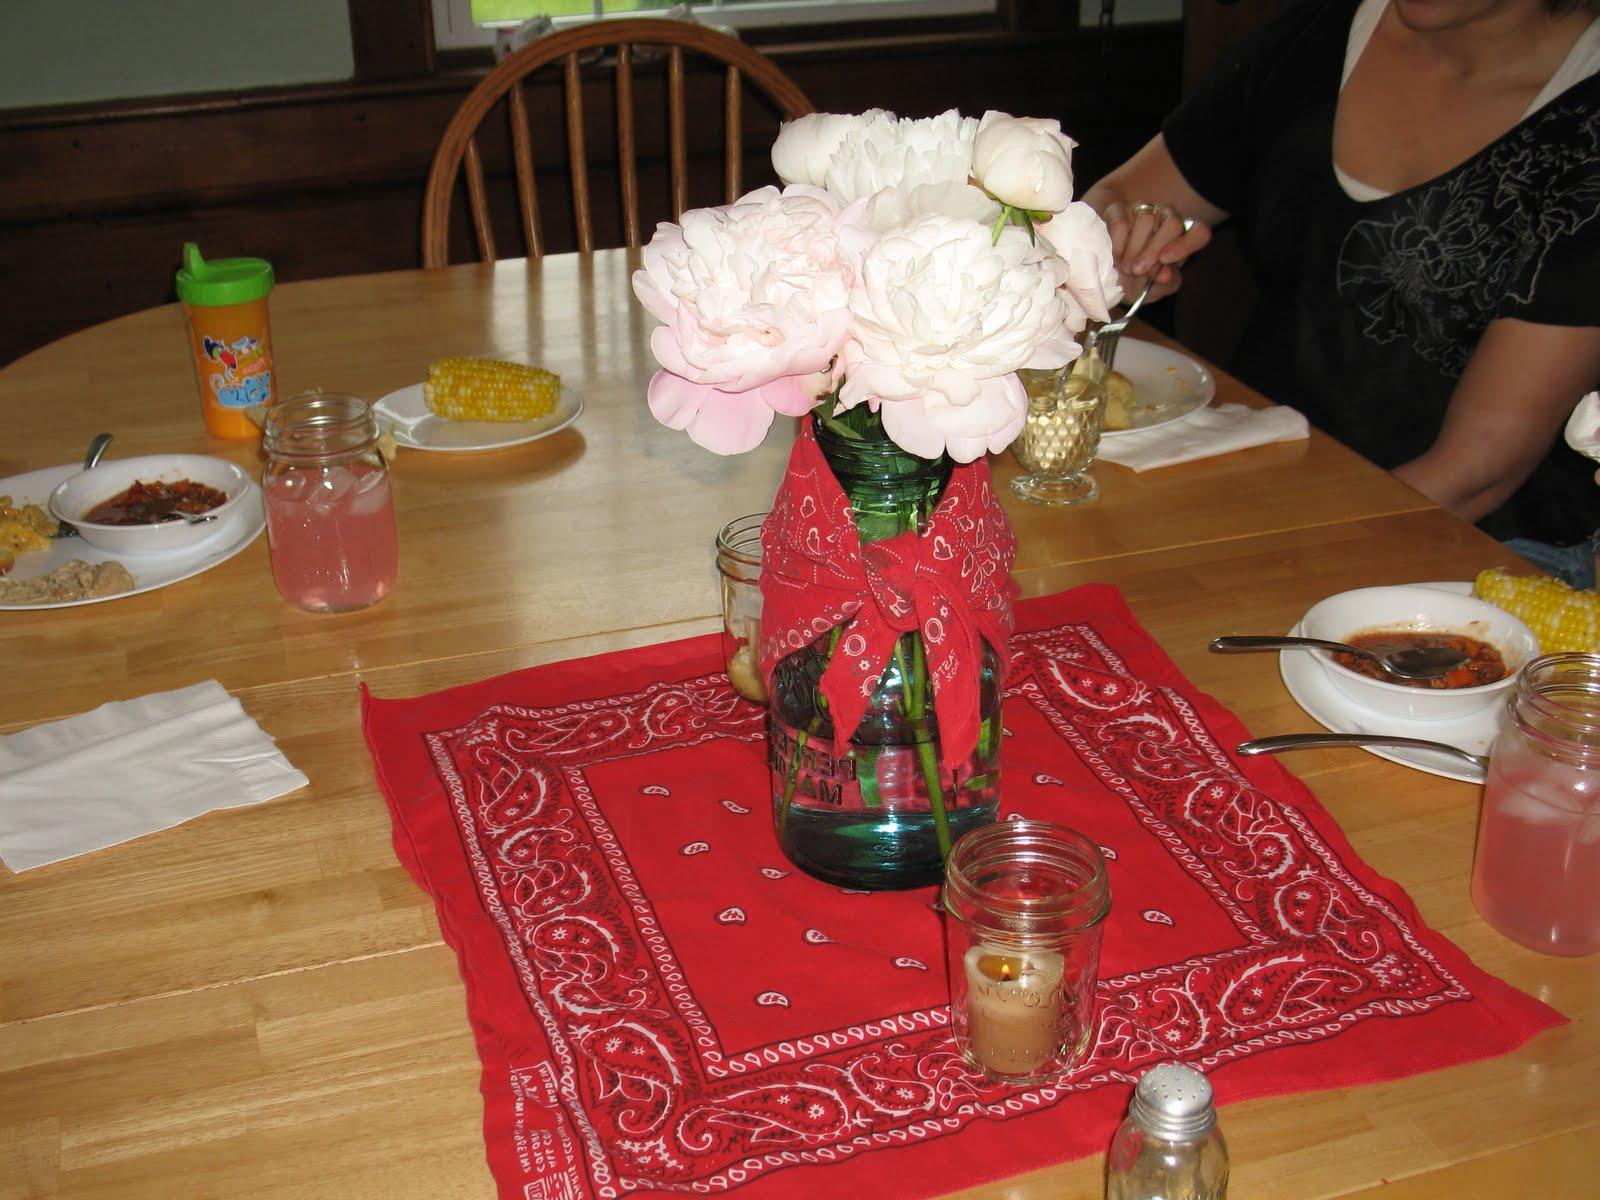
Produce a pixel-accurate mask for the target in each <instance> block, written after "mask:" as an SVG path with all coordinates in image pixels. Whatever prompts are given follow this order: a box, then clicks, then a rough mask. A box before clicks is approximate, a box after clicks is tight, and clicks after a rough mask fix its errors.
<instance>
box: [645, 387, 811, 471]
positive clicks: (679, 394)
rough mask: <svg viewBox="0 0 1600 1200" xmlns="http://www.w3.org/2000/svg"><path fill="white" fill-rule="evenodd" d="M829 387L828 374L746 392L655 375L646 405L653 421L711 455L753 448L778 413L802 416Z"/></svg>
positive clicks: (733, 452) (739, 451) (735, 452)
mask: <svg viewBox="0 0 1600 1200" xmlns="http://www.w3.org/2000/svg"><path fill="white" fill-rule="evenodd" d="M831 387H832V384H831V383H830V381H829V377H828V374H827V372H822V373H821V374H818V375H787V376H785V377H784V378H782V379H775V380H773V381H772V382H771V383H767V384H763V385H762V386H761V387H758V388H751V389H750V390H749V391H745V392H723V391H719V390H717V389H716V388H714V387H712V386H711V385H710V384H707V383H690V382H689V381H688V380H687V379H685V378H683V377H682V376H681V375H674V374H673V373H672V372H671V371H657V372H656V373H655V375H654V376H653V377H652V378H651V380H650V390H649V392H648V394H647V396H646V402H647V403H648V404H649V406H650V412H651V414H652V415H653V416H654V417H655V419H656V420H658V421H660V422H661V423H662V424H663V425H665V426H666V427H667V428H668V429H681V430H683V431H685V432H686V433H688V435H689V440H690V441H692V442H694V443H695V444H696V445H698V446H703V447H704V448H705V449H707V450H710V451H711V452H712V453H713V454H743V453H744V452H745V451H747V450H754V449H755V448H756V447H757V446H759V445H760V444H761V440H762V439H763V438H764V437H766V436H767V430H768V429H770V428H772V418H773V416H774V414H776V413H783V414H784V415H785V416H789V417H803V416H804V415H805V414H806V413H808V412H810V411H811V409H812V408H813V407H814V406H815V405H816V403H817V400H818V399H819V398H820V397H821V396H823V395H826V394H827V392H828V391H829V389H830V388H831Z"/></svg>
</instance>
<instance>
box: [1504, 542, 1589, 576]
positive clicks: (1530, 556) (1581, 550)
mask: <svg viewBox="0 0 1600 1200" xmlns="http://www.w3.org/2000/svg"><path fill="white" fill-rule="evenodd" d="M1505 547H1506V549H1507V550H1510V551H1511V552H1512V553H1514V554H1520V555H1522V557H1523V558H1525V559H1527V560H1528V561H1529V562H1531V563H1532V564H1533V565H1534V566H1536V567H1538V568H1539V569H1540V570H1541V571H1543V572H1544V573H1545V574H1547V575H1554V576H1555V577H1556V578H1557V579H1559V580H1561V581H1562V582H1564V583H1568V584H1570V585H1572V586H1573V587H1575V588H1593V587H1594V585H1595V578H1594V551H1595V545H1594V540H1593V539H1592V538H1591V539H1590V540H1589V541H1587V542H1579V543H1578V544H1577V545H1576V546H1552V545H1550V544H1549V543H1548V542H1536V541H1534V540H1533V539H1532V538H1512V539H1511V540H1510V541H1508V542H1506V543H1505Z"/></svg>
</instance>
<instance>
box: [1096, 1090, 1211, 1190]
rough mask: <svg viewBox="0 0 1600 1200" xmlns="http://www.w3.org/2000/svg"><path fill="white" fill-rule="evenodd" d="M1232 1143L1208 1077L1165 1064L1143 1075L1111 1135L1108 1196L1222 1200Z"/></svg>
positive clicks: (1107, 1182)
mask: <svg viewBox="0 0 1600 1200" xmlns="http://www.w3.org/2000/svg"><path fill="white" fill-rule="evenodd" d="M1227 1194H1228V1147H1227V1145H1226V1144H1225V1143H1224V1142H1223V1140H1222V1132H1221V1131H1220V1130H1219V1129H1218V1128H1217V1110H1216V1107H1215V1106H1214V1105H1213V1104H1212V1102H1211V1084H1210V1082H1209V1081H1208V1080H1207V1079H1206V1077H1205V1076H1204V1075H1202V1074H1200V1072H1199V1071H1196V1070H1194V1069H1193V1068H1190V1067H1186V1066H1183V1065H1182V1064H1181V1063H1162V1064H1161V1065H1160V1066H1158V1067H1152V1068H1151V1069H1150V1070H1148V1071H1146V1072H1145V1073H1144V1074H1143V1075H1142V1076H1140V1077H1139V1083H1138V1086H1137V1087H1135V1088H1134V1089H1133V1100H1132V1102H1131V1103H1130V1104H1129V1105H1128V1116H1127V1118H1126V1119H1125V1120H1124V1121H1123V1122H1122V1126H1121V1128H1119V1129H1118V1130H1117V1136H1116V1137H1114V1138H1113V1139H1112V1140H1111V1154H1110V1157H1109V1158H1108V1160H1107V1164H1106V1200H1223V1198H1224V1197H1225V1196H1227Z"/></svg>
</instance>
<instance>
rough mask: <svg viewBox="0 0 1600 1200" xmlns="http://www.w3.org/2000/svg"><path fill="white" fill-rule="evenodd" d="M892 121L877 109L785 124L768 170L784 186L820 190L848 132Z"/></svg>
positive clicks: (891, 116)
mask: <svg viewBox="0 0 1600 1200" xmlns="http://www.w3.org/2000/svg"><path fill="white" fill-rule="evenodd" d="M884 118H887V119H888V120H890V121H892V120H893V119H894V114H893V113H888V112H885V111H884V110H883V109H881V108H874V109H870V110H868V111H867V112H864V113H862V114H860V115H859V116H857V115H856V114H854V113H811V114H810V115H809V116H804V117H800V118H799V119H797V120H794V121H789V122H786V123H785V124H784V126H783V128H781V129H779V130H778V140H777V141H775V142H773V143H772V168H773V170H775V171H776V172H777V173H778V178H779V179H781V180H783V182H785V183H805V184H810V185H811V186H812V187H821V186H822V185H823V182H824V180H826V179H827V176H828V168H829V167H831V166H832V165H833V156H834V153H835V152H836V151H837V150H838V149H839V143H840V142H842V141H843V140H844V138H845V135H846V134H848V133H849V132H850V131H851V130H853V129H856V128H857V127H859V126H861V125H863V124H866V123H869V122H873V121H878V120H881V119H884Z"/></svg>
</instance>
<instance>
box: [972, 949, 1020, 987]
mask: <svg viewBox="0 0 1600 1200" xmlns="http://www.w3.org/2000/svg"><path fill="white" fill-rule="evenodd" d="M1025 965H1026V964H1025V963H1024V962H1023V960H1022V959H1018V958H1012V957H1010V956H1009V955H1004V954H985V955H984V956H983V957H982V958H980V959H979V960H978V970H979V971H980V972H982V973H983V974H984V975H985V976H987V977H988V978H990V979H992V980H994V981H995V982H996V983H1014V982H1015V981H1016V980H1018V979H1019V978H1021V976H1022V973H1023V969H1024V966H1025Z"/></svg>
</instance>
